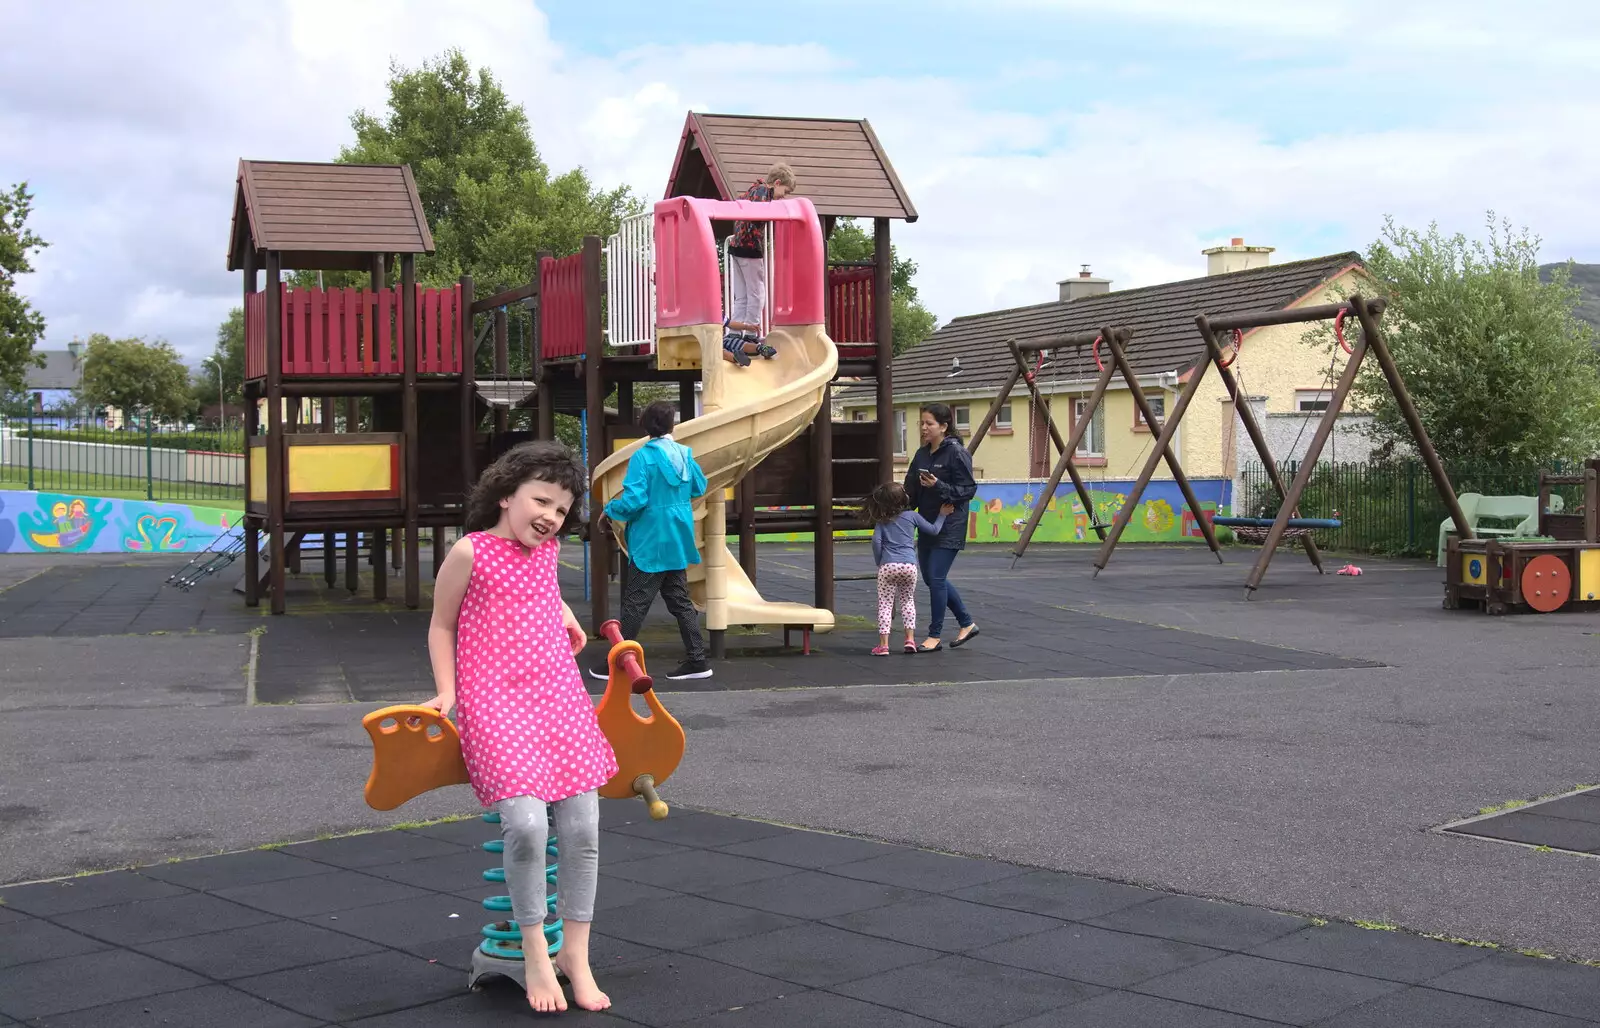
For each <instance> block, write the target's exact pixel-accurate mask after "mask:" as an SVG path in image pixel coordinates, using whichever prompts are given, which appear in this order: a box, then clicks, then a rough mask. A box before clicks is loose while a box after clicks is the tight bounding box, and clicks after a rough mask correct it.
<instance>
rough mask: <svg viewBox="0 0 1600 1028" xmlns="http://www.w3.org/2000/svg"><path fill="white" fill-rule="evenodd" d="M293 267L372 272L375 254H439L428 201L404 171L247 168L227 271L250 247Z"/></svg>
mask: <svg viewBox="0 0 1600 1028" xmlns="http://www.w3.org/2000/svg"><path fill="white" fill-rule="evenodd" d="M252 246H253V247H254V249H256V250H258V251H261V250H277V251H280V252H281V253H282V254H283V266H284V267H286V268H320V269H323V270H332V269H337V268H356V269H359V268H365V267H367V266H368V264H369V261H370V258H371V255H373V254H391V253H432V252H433V233H431V232H429V231H428V219H427V217H426V216H425V215H424V214H423V213H422V198H421V197H420V196H418V195H417V185H416V182H414V181H413V180H412V178H411V169H410V168H409V167H407V166H406V165H403V164H313V163H303V162H297V161H240V162H239V177H238V180H237V187H236V190H235V193H234V201H233V227H232V231H231V233H230V235H229V244H228V270H229V271H234V270H236V269H238V268H242V267H243V266H244V256H245V253H246V252H248V250H249V249H250V248H251V247H252Z"/></svg>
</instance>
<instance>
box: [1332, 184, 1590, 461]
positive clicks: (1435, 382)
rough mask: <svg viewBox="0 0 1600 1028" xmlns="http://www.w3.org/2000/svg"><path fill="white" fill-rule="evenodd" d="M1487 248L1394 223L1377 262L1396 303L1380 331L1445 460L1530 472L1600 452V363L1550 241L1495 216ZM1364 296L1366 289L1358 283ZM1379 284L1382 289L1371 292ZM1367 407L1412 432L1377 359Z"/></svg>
mask: <svg viewBox="0 0 1600 1028" xmlns="http://www.w3.org/2000/svg"><path fill="white" fill-rule="evenodd" d="M1488 227H1489V238H1488V241H1487V243H1485V242H1483V241H1479V240H1474V241H1469V240H1468V239H1467V238H1466V237H1465V236H1463V235H1461V234H1456V235H1454V236H1450V237H1445V236H1442V235H1441V234H1440V233H1439V229H1438V226H1437V225H1436V224H1431V225H1429V227H1428V231H1427V233H1426V234H1423V233H1419V232H1417V231H1415V230H1413V229H1408V228H1404V227H1397V226H1396V225H1395V224H1394V221H1393V219H1392V218H1386V219H1385V221H1384V230H1383V236H1382V238H1381V239H1379V240H1378V241H1376V242H1374V243H1373V245H1372V247H1371V249H1370V252H1369V253H1368V254H1367V257H1366V260H1365V264H1366V268H1367V270H1368V272H1369V273H1370V274H1371V275H1372V276H1373V277H1374V278H1376V279H1377V282H1378V287H1379V291H1380V294H1381V295H1383V296H1385V297H1386V298H1387V299H1388V301H1389V308H1388V309H1387V310H1386V311H1385V312H1384V315H1383V318H1382V320H1381V322H1380V323H1379V324H1380V328H1381V329H1382V331H1383V334H1384V339H1385V340H1386V341H1387V342H1388V344H1389V349H1390V350H1391V351H1392V352H1393V354H1394V359H1395V363H1396V364H1397V365H1398V366H1399V369H1400V374H1401V376H1402V377H1403V378H1404V379H1405V382H1406V385H1407V388H1408V389H1409V391H1410V393H1411V397H1412V399H1413V400H1414V401H1415V403H1416V406H1417V411H1418V413H1419V414H1420V415H1421V417H1422V423H1423V426H1424V427H1425V428H1426V429H1427V431H1428V435H1429V437H1430V438H1431V439H1432V440H1433V444H1434V446H1435V447H1437V448H1438V451H1439V455H1440V456H1441V457H1442V458H1443V459H1444V460H1445V461H1447V462H1449V461H1493V462H1505V463H1508V464H1518V465H1528V464H1537V463H1544V462H1548V461H1552V460H1558V459H1575V458H1582V457H1587V456H1592V455H1593V454H1594V453H1596V452H1597V448H1600V358H1597V356H1596V353H1595V349H1594V345H1593V331H1592V329H1590V327H1589V326H1588V325H1586V324H1584V323H1583V322H1582V321H1580V320H1578V318H1576V317H1575V316H1574V314H1573V311H1574V309H1575V308H1576V307H1577V305H1578V303H1579V300H1580V297H1579V294H1578V291H1577V290H1576V289H1574V288H1572V286H1571V285H1570V283H1569V273H1568V270H1567V269H1566V268H1558V269H1556V270H1555V271H1554V272H1553V273H1549V272H1547V276H1548V279H1549V280H1548V281H1541V278H1540V273H1539V262H1538V250H1539V239H1538V238H1537V237H1533V236H1529V235H1528V233H1527V230H1526V229H1523V230H1522V232H1521V233H1520V234H1514V233H1513V232H1512V229H1511V226H1510V224H1509V223H1502V224H1500V225H1499V226H1498V227H1497V226H1496V224H1495V218H1494V214H1493V212H1490V214H1489V217H1488ZM1357 288H1359V287H1357ZM1368 288H1370V283H1369V284H1368ZM1354 392H1355V399H1356V400H1357V401H1358V402H1359V403H1360V405H1361V406H1362V407H1364V408H1365V409H1367V410H1369V411H1371V412H1372V413H1373V414H1374V416H1375V417H1374V425H1373V430H1374V433H1375V434H1376V435H1377V436H1379V437H1380V438H1382V439H1392V440H1397V441H1399V442H1402V443H1409V441H1410V438H1411V435H1410V432H1409V430H1408V429H1407V427H1406V424H1405V422H1404V420H1402V418H1401V416H1400V411H1399V409H1398V407H1397V405H1396V404H1395V402H1394V398H1393V396H1392V395H1390V393H1389V389H1388V386H1387V384H1386V382H1385V381H1384V379H1383V375H1382V372H1381V370H1380V369H1379V368H1378V365H1377V361H1376V360H1368V361H1367V362H1366V363H1365V364H1364V365H1363V367H1362V370H1361V374H1360V376H1359V377H1358V379H1357V382H1356V386H1355V390H1354Z"/></svg>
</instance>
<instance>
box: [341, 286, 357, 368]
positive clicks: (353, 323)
mask: <svg viewBox="0 0 1600 1028" xmlns="http://www.w3.org/2000/svg"><path fill="white" fill-rule="evenodd" d="M343 336H344V347H343V352H342V354H341V365H342V367H343V368H344V373H345V374H347V375H359V374H361V290H359V289H346V290H345V291H344V332H343Z"/></svg>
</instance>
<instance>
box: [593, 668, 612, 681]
mask: <svg viewBox="0 0 1600 1028" xmlns="http://www.w3.org/2000/svg"><path fill="white" fill-rule="evenodd" d="M589 677H590V678H598V679H600V681H602V682H609V681H610V680H611V665H609V664H596V665H594V666H593V667H591V668H590V669H589Z"/></svg>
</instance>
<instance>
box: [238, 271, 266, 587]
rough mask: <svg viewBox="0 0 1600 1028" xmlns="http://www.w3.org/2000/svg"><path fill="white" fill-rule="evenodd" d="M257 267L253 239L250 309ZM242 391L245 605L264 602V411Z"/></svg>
mask: <svg viewBox="0 0 1600 1028" xmlns="http://www.w3.org/2000/svg"><path fill="white" fill-rule="evenodd" d="M256 270H257V269H256V244H255V240H254V239H251V240H250V245H249V247H247V248H246V249H245V253H244V299H245V309H246V310H249V309H250V297H252V296H254V295H255V293H256ZM240 392H241V394H242V395H243V396H244V496H245V501H244V502H245V515H244V605H245V606H246V607H256V606H260V604H261V532H260V530H259V525H260V521H259V520H258V519H257V518H255V517H254V516H252V515H251V514H250V490H251V488H252V486H254V484H255V478H254V477H253V476H252V474H251V472H250V465H251V463H252V461H251V460H250V440H252V439H254V438H255V437H256V433H257V432H259V431H260V429H261V412H260V411H259V410H258V409H257V406H256V401H257V400H258V399H260V396H259V395H258V394H257V392H256V389H255V387H254V386H243V387H242V388H241V389H240ZM269 481H270V479H269Z"/></svg>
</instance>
